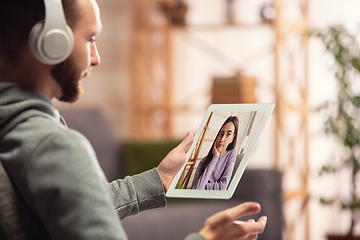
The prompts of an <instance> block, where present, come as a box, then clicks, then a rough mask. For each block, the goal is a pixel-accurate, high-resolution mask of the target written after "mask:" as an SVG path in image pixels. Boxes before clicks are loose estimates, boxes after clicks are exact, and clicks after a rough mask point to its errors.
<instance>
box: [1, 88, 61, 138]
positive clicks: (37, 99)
mask: <svg viewBox="0 0 360 240" xmlns="http://www.w3.org/2000/svg"><path fill="white" fill-rule="evenodd" d="M36 115H41V116H45V117H50V118H56V119H59V112H58V111H57V110H56V109H55V108H54V107H53V105H52V103H51V101H50V99H49V98H48V97H47V96H46V95H45V94H44V93H42V92H41V91H40V90H38V89H36V88H32V87H28V86H22V85H18V84H14V83H0V139H1V138H2V137H3V136H4V135H5V134H6V133H7V132H8V131H9V130H10V129H12V128H13V127H14V126H15V125H16V124H18V123H20V122H22V121H24V120H26V119H27V118H29V117H31V116H36Z"/></svg>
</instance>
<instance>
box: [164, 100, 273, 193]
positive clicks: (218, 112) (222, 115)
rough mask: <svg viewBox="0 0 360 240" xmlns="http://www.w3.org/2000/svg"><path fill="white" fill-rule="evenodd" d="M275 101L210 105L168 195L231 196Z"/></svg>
mask: <svg viewBox="0 0 360 240" xmlns="http://www.w3.org/2000/svg"><path fill="white" fill-rule="evenodd" d="M273 108H274V104H214V105H211V106H210V107H209V108H208V110H207V112H206V114H205V116H204V118H203V120H202V122H201V124H200V127H199V129H198V131H197V132H196V134H195V136H194V142H193V144H192V146H191V148H190V149H189V151H188V153H187V161H186V163H185V164H184V165H183V167H182V168H181V169H180V171H179V172H178V174H177V175H176V176H175V178H174V180H173V182H172V183H171V185H170V188H169V190H168V192H167V194H166V196H167V197H183V198H218V199H228V198H231V197H232V195H233V193H234V191H235V188H236V186H237V185H238V183H239V181H240V178H241V176H242V173H243V172H244V170H245V167H246V165H247V163H248V161H249V158H250V156H251V154H252V152H253V150H254V149H255V146H256V143H257V141H258V139H259V136H260V134H261V132H262V130H263V128H264V126H265V123H266V122H267V120H268V119H269V116H270V113H271V112H272V110H273Z"/></svg>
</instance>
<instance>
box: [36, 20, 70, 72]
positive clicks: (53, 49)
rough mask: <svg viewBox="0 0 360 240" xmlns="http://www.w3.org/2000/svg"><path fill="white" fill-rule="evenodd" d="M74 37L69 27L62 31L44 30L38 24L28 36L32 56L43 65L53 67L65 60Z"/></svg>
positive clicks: (41, 24) (42, 24) (40, 24)
mask: <svg viewBox="0 0 360 240" xmlns="http://www.w3.org/2000/svg"><path fill="white" fill-rule="evenodd" d="M73 45H74V37H73V33H72V30H71V28H70V27H69V26H67V25H66V26H64V27H63V29H58V28H54V29H49V30H47V29H44V23H43V22H38V23H37V24H35V26H34V27H33V28H32V30H31V32H30V36H29V47H30V51H31V52H32V54H33V55H34V56H35V58H36V59H38V60H39V61H40V62H42V63H44V64H49V65H54V64H58V63H61V62H63V61H64V60H66V59H67V58H68V57H69V56H70V54H71V51H72V48H73Z"/></svg>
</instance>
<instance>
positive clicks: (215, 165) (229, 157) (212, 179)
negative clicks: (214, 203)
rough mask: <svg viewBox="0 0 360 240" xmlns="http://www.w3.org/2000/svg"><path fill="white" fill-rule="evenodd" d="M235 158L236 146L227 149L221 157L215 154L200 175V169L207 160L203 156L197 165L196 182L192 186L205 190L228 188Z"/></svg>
mask: <svg viewBox="0 0 360 240" xmlns="http://www.w3.org/2000/svg"><path fill="white" fill-rule="evenodd" d="M235 160H236V148H233V149H232V150H230V151H226V152H225V154H224V155H223V156H222V157H221V158H219V156H216V155H215V156H214V157H213V159H212V160H211V161H210V163H209V165H208V166H207V167H206V169H205V171H204V172H203V174H202V175H201V176H200V169H201V167H202V165H203V164H204V161H205V158H203V159H202V160H201V162H200V163H199V166H198V167H197V170H196V173H195V177H194V182H193V184H192V187H191V188H193V189H203V190H226V189H227V186H228V184H229V182H230V178H231V174H232V171H233V168H234V164H235Z"/></svg>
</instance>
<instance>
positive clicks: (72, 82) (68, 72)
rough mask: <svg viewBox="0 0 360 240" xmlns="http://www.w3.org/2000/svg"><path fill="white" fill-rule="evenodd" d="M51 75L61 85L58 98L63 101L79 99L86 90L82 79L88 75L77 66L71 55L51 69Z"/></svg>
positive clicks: (69, 101) (71, 101)
mask: <svg viewBox="0 0 360 240" xmlns="http://www.w3.org/2000/svg"><path fill="white" fill-rule="evenodd" d="M51 75H52V76H53V77H54V79H55V80H56V82H57V83H58V84H59V85H60V88H61V96H60V98H58V99H59V100H60V101H62V102H68V103H73V102H75V101H77V100H78V99H79V98H80V97H81V95H82V94H83V92H84V89H83V87H82V85H81V83H80V79H81V78H83V77H85V76H86V75H88V72H86V73H85V74H82V71H81V70H80V69H78V68H77V67H76V64H75V61H74V58H73V57H72V56H70V57H69V58H68V59H67V60H65V61H64V62H62V63H59V64H58V65H55V66H54V67H53V69H52V70H51Z"/></svg>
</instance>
